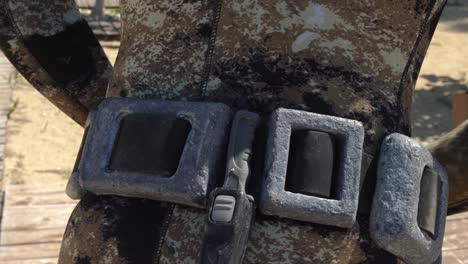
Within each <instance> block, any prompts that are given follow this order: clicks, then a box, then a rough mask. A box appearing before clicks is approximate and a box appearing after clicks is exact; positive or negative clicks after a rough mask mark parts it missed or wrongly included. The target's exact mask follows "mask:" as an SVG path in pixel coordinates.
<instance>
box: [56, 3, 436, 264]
mask: <svg viewBox="0 0 468 264" xmlns="http://www.w3.org/2000/svg"><path fill="white" fill-rule="evenodd" d="M121 4H122V7H121V10H122V19H123V31H122V32H123V35H122V38H121V41H122V42H121V49H120V52H119V56H118V59H117V62H116V65H115V70H114V72H113V77H112V80H111V84H110V86H109V90H108V95H109V96H129V97H140V98H164V99H174V100H209V101H219V102H224V103H226V104H228V105H230V106H231V107H233V108H246V109H249V110H251V111H256V112H259V113H268V112H269V111H271V110H273V109H275V108H277V107H280V106H282V107H288V108H296V109H303V110H308V111H313V112H317V113H323V114H329V115H337V116H343V117H347V118H352V119H357V120H360V121H362V122H363V123H364V124H365V126H366V143H365V149H366V152H367V153H368V154H369V155H374V156H376V154H377V153H378V148H379V145H380V141H381V139H382V138H383V137H384V136H385V135H387V134H389V133H392V132H400V133H403V134H409V132H410V131H409V127H410V126H409V110H410V105H411V97H412V89H413V88H414V85H415V81H416V78H417V75H418V71H419V68H420V66H421V62H422V59H423V57H424V54H425V52H426V49H427V47H428V45H429V42H430V39H431V36H432V34H433V31H434V29H435V25H436V24H437V21H438V18H439V15H440V12H441V9H442V6H443V4H444V2H443V1H396V2H392V3H389V2H387V1H383V0H381V1H357V0H356V1H346V2H341V1H340V2H339V3H337V2H332V1H314V2H311V1H294V3H292V2H290V1H280V0H278V1H254V0H243V1H201V0H195V1H183V0H179V1H153V0H133V1H130V0H123V1H122V2H121ZM396 21H398V22H396ZM370 175H371V177H373V176H374V175H373V173H370ZM257 176H258V175H257ZM363 195H364V196H367V199H371V195H372V193H371V192H370V193H364V194H363ZM102 199H103V200H106V199H104V198H102ZM119 199H123V198H119ZM103 203H105V204H106V205H105V206H112V203H111V201H107V200H106V201H104V202H103ZM80 207H82V205H79V206H78V208H80ZM155 208H157V206H156V205H155ZM363 211H364V212H365V211H366V210H363ZM140 213H143V212H140ZM87 215H89V216H91V215H92V216H93V217H98V218H97V219H96V220H95V221H94V222H95V223H98V222H100V221H103V220H105V219H106V216H105V215H104V214H103V213H102V212H100V211H99V210H90V211H87V212H86V213H83V212H80V213H74V214H73V215H72V218H71V221H72V223H73V222H74V221H75V219H76V218H80V217H83V216H87ZM166 216H167V219H168V221H167V223H168V226H167V229H166V228H165V229H164V230H163V231H162V232H163V233H164V234H162V235H161V240H160V241H159V244H158V247H157V248H158V249H155V251H154V253H155V254H156V259H155V262H161V263H197V262H198V259H199V253H200V243H201V242H200V241H201V237H202V234H203V228H204V221H205V218H206V212H205V211H203V210H199V209H193V208H187V207H183V206H175V207H174V209H173V210H167V212H166ZM114 217H116V218H117V219H120V218H121V217H122V216H121V214H116V215H115V216H114ZM367 218H368V216H367V215H366V214H363V215H360V216H359V221H358V224H357V225H356V226H355V227H354V228H352V229H351V230H344V229H337V228H332V227H328V226H319V225H314V224H308V223H301V222H296V221H289V220H284V219H278V218H267V217H264V216H261V215H259V216H258V217H257V219H256V221H255V224H254V225H253V228H252V234H251V239H250V240H249V244H248V247H247V252H246V255H245V259H244V263H266V262H267V263H366V262H375V263H377V262H378V263H395V262H397V260H396V259H394V258H393V257H391V256H389V255H388V254H387V253H385V252H383V251H380V250H378V249H377V248H376V247H375V246H374V245H373V243H372V242H371V241H370V240H369V238H368V233H367V229H368V223H367V221H366V219H367ZM98 219H99V220H98ZM158 224H159V226H164V224H163V223H155V225H158ZM90 230H93V228H92V225H91V226H89V227H88V225H86V224H81V225H75V226H74V228H69V229H68V230H67V232H66V237H67V236H76V237H78V236H80V234H86V233H88V232H89V231H90ZM117 235H118V232H116V233H115V236H117ZM91 242H92V244H93V245H94V244H96V245H101V244H102V243H106V242H105V241H102V240H101V239H99V238H97V239H96V240H95V241H94V240H93V241H89V240H88V243H91ZM126 242H128V241H126ZM132 243H136V244H141V243H139V241H138V240H134V241H132ZM121 250H123V249H121ZM70 252H74V253H75V257H76V256H80V258H84V257H86V256H91V255H92V254H96V251H95V249H93V247H92V246H87V247H83V246H80V245H79V244H77V243H66V244H64V247H63V248H62V255H61V256H62V258H61V260H62V261H63V263H68V262H70V258H67V257H66V256H70ZM93 252H94V253H93ZM121 256H122V253H121V252H120V251H118V252H115V259H118V258H120V257H121ZM126 261H127V262H131V259H128V258H127V259H126Z"/></svg>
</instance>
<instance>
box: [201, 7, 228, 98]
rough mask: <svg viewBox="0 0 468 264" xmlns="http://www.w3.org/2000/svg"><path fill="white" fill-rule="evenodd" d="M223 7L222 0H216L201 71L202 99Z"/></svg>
mask: <svg viewBox="0 0 468 264" xmlns="http://www.w3.org/2000/svg"><path fill="white" fill-rule="evenodd" d="M222 8H223V0H219V1H218V5H217V6H216V10H215V13H214V16H213V29H212V30H211V34H210V40H209V42H208V49H207V51H206V56H205V61H206V64H205V70H204V71H203V81H202V86H201V97H202V99H204V98H205V97H206V90H207V87H208V80H209V78H210V74H211V68H212V64H213V56H214V49H215V46H216V40H217V36H218V25H219V19H220V17H221V10H222Z"/></svg>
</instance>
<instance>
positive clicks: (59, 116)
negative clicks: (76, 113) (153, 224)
mask: <svg viewBox="0 0 468 264" xmlns="http://www.w3.org/2000/svg"><path fill="white" fill-rule="evenodd" d="M97 1H98V2H96V0H77V3H78V5H79V7H80V8H81V11H82V14H83V15H85V16H86V18H87V20H88V21H89V23H90V24H91V26H92V28H93V31H94V32H95V34H96V35H98V36H99V39H100V42H101V44H102V46H103V47H104V50H105V52H106V53H107V55H108V57H109V59H110V61H111V62H112V63H113V62H114V61H115V58H116V56H117V52H118V49H119V30H120V9H119V5H118V0H105V1H101V0H97ZM467 57H468V0H452V1H449V3H448V5H447V6H446V8H445V11H444V13H443V15H442V18H441V20H440V22H439V25H438V27H437V30H436V32H435V35H434V37H433V40H432V43H431V45H430V48H429V50H428V52H427V56H426V58H425V60H424V64H423V67H422V70H421V72H420V75H419V79H418V82H417V85H416V90H415V92H414V105H413V109H412V120H413V136H414V137H415V138H416V139H418V140H419V141H420V142H422V143H423V144H424V145H427V144H429V143H431V142H433V141H434V140H436V139H437V138H438V137H440V136H441V135H443V134H444V133H446V132H448V131H449V130H451V129H452V127H453V125H454V124H453V120H452V119H453V97H454V94H456V93H457V92H459V93H461V94H463V93H468V59H467ZM460 96H463V95H460ZM0 98H1V99H0V173H1V172H2V171H3V180H2V176H1V174H0V183H1V185H3V188H2V189H3V190H4V192H5V196H4V197H3V198H4V199H3V201H4V202H3V216H1V221H2V225H1V231H0V237H1V239H0V262H1V263H56V261H57V256H58V251H59V247H60V243H61V238H62V234H63V232H64V228H65V225H66V222H67V219H68V217H69V215H70V213H71V211H72V209H73V207H74V205H75V201H72V200H70V199H68V197H66V196H65V194H64V188H65V184H66V181H67V179H68V177H69V176H70V173H71V170H72V167H73V165H74V162H75V157H76V154H77V151H78V148H79V145H80V142H81V137H82V134H83V129H82V128H81V127H80V126H78V125H77V124H76V123H74V122H73V121H72V120H70V119H69V118H68V117H67V116H65V115H64V114H63V113H62V112H60V111H59V110H58V109H57V108H55V107H54V106H53V105H52V104H51V103H49V102H48V101H47V100H46V99H45V98H44V97H42V96H41V95H40V94H39V93H38V92H37V91H36V90H34V89H33V88H32V87H31V86H30V85H29V84H28V82H27V81H26V80H25V79H23V78H22V76H21V75H19V74H16V72H15V71H14V69H13V68H12V66H11V65H9V63H8V61H7V60H6V59H5V58H4V57H3V56H2V57H1V58H0ZM459 98H461V97H459ZM461 100H462V101H463V100H466V101H467V102H468V99H461ZM51 183H53V184H51ZM1 185H0V186H1ZM0 212H1V208H0ZM0 215H2V214H0ZM443 251H444V261H443V263H447V264H461V263H468V214H460V215H455V216H452V217H450V218H449V219H448V224H447V228H446V236H445V244H444V248H443ZM25 252H28V254H27V255H26V256H25Z"/></svg>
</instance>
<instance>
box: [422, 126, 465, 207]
mask: <svg viewBox="0 0 468 264" xmlns="http://www.w3.org/2000/svg"><path fill="white" fill-rule="evenodd" d="M429 150H430V151H431V153H432V154H433V155H434V156H435V157H436V158H437V160H438V161H440V163H442V164H443V165H444V166H445V168H446V169H447V173H448V179H449V213H455V212H459V211H468V120H466V121H465V122H464V123H462V124H461V125H459V126H458V127H456V128H455V129H453V130H452V131H450V132H449V133H447V134H446V135H444V136H443V137H441V138H440V139H439V140H438V141H436V142H435V143H433V144H431V145H430V146H429Z"/></svg>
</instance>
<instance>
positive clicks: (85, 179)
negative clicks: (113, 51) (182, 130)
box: [67, 98, 232, 208]
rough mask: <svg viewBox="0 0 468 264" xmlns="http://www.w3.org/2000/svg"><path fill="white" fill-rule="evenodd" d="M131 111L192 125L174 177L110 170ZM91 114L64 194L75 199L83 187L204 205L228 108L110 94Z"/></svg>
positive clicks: (218, 160) (219, 155) (216, 171)
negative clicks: (118, 141)
mask: <svg viewBox="0 0 468 264" xmlns="http://www.w3.org/2000/svg"><path fill="white" fill-rule="evenodd" d="M131 114H146V115H158V116H165V117H171V118H172V117H173V118H180V119H184V120H186V121H188V122H189V123H190V125H191V130H190V132H189V133H188V136H187V139H186V142H185V146H184V147H183V151H182V155H181V156H180V161H179V163H178V167H177V169H176V171H175V173H174V174H173V175H171V176H169V177H167V175H153V174H151V173H142V172H132V171H118V170H111V169H109V166H110V165H109V164H110V161H111V158H112V155H113V149H114V147H115V144H116V139H117V137H118V133H119V130H120V127H121V124H122V120H123V119H124V118H125V117H126V116H128V115H131ZM91 116H92V120H91V121H90V126H89V131H88V133H87V134H88V135H87V137H86V139H85V143H84V146H83V150H82V155H81V160H80V161H79V166H78V169H77V171H76V173H73V174H72V178H71V179H70V182H69V185H68V186H67V193H68V194H69V195H70V196H72V198H79V194H82V193H83V190H86V191H90V192H92V193H95V194H98V195H106V194H108V195H120V196H128V197H137V198H148V199H153V200H160V201H168V202H174V203H179V204H185V205H189V206H194V207H200V208H205V207H206V200H207V196H208V194H209V192H210V191H211V189H212V187H214V180H215V179H216V178H217V176H218V175H219V174H220V173H221V170H220V169H222V168H220V164H222V163H223V162H222V161H223V157H224V154H225V145H226V142H225V139H226V134H227V133H228V129H229V125H230V121H231V116H232V112H231V110H230V108H229V107H228V106H226V105H224V104H220V103H206V102H176V101H162V100H139V99H127V98H119V99H117V98H114V99H112V98H110V99H106V100H105V101H104V102H103V103H102V104H101V105H100V106H99V108H98V110H97V111H96V112H94V113H93V114H92V115H91ZM221 167H222V166H221ZM77 196H78V197H77Z"/></svg>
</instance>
